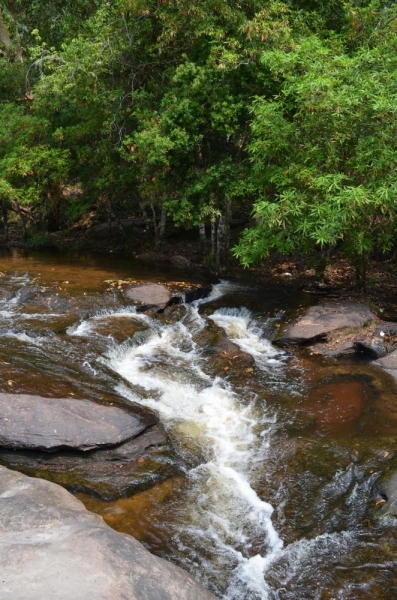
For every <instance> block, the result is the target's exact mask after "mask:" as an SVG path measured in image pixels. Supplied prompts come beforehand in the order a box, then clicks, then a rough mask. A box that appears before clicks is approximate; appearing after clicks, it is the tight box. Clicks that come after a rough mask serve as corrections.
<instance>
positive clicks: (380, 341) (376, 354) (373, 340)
mask: <svg viewBox="0 0 397 600" xmlns="http://www.w3.org/2000/svg"><path fill="white" fill-rule="evenodd" d="M396 333H397V332H396V327H395V326H391V325H390V324H388V323H385V322H382V321H381V322H380V323H379V325H378V326H377V327H376V328H375V329H374V330H373V331H370V332H369V335H367V336H365V337H363V338H361V339H358V340H357V341H356V342H355V344H354V346H355V348H356V350H357V351H359V352H363V353H364V354H368V355H369V356H371V357H372V358H382V357H384V356H387V355H388V354H389V353H390V352H393V350H394V349H395V347H396V346H395V344H396V341H397V338H396Z"/></svg>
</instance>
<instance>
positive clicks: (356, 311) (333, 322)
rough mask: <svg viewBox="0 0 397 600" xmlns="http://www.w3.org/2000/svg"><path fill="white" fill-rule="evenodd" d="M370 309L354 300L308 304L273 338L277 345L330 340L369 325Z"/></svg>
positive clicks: (307, 343)
mask: <svg viewBox="0 0 397 600" xmlns="http://www.w3.org/2000/svg"><path fill="white" fill-rule="evenodd" d="M373 320H374V316H373V314H372V312H371V311H370V309H369V308H368V307H367V306H365V305H364V304H358V303H357V302H325V303H323V304H319V305H318V306H312V307H310V308H309V309H308V310H307V311H305V313H304V314H303V315H301V316H300V317H298V319H296V320H295V321H294V322H293V323H292V324H291V325H289V326H288V327H287V329H286V330H285V331H284V332H283V333H282V334H281V336H280V337H279V338H278V339H277V340H276V341H275V343H276V344H277V345H279V346H292V345H311V344H316V343H317V342H321V341H330V340H331V339H335V338H337V337H338V335H339V334H341V335H346V334H348V333H352V332H353V331H358V330H360V329H361V328H363V327H365V326H367V325H369V324H370V323H372V322H373Z"/></svg>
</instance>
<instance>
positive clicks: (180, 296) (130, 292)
mask: <svg viewBox="0 0 397 600" xmlns="http://www.w3.org/2000/svg"><path fill="white" fill-rule="evenodd" d="M116 283H118V287H119V288H123V291H124V296H125V297H126V298H128V300H133V301H134V302H136V303H137V304H139V305H140V306H139V307H138V310H141V311H146V310H153V311H164V309H165V308H167V307H168V306H170V305H171V304H182V303H185V302H194V301H195V300H200V299H201V298H205V297H206V296H208V294H209V293H210V292H211V290H212V286H211V285H202V284H196V283H188V282H178V281H173V282H169V283H166V284H164V285H163V284H160V283H136V284H135V285H128V280H125V281H122V282H110V284H111V285H113V286H114V285H115V284H116Z"/></svg>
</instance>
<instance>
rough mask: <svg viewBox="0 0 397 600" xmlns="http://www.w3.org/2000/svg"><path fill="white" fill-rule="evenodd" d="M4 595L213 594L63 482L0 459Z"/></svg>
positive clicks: (148, 599) (175, 598)
mask: <svg viewBox="0 0 397 600" xmlns="http://www.w3.org/2000/svg"><path fill="white" fill-rule="evenodd" d="M0 522H1V525H0V530H1V538H0V570H1V582H0V586H1V588H0V589H1V592H0V595H1V597H2V598H4V599H6V598H10V599H11V598H12V600H42V599H43V598H55V597H56V598H59V600H87V598H95V600H108V599H109V598H112V600H122V599H123V600H158V599H159V598H161V599H162V600H210V599H211V598H213V596H212V594H210V593H209V592H208V591H207V590H205V589H204V588H203V587H201V586H200V585H199V584H198V583H196V582H195V581H194V580H193V579H192V578H191V577H190V575H188V574H187V573H185V572H184V571H182V570H181V569H179V568H178V567H176V566H174V565H172V564H171V563H167V562H166V561H165V560H163V559H161V558H158V557H156V556H153V555H151V554H150V553H149V552H148V551H147V550H146V549H145V548H144V547H143V546H142V545H141V544H140V543H139V542H138V541H136V540H135V539H134V538H133V537H131V536H128V535H125V534H120V533H117V532H116V531H114V530H112V529H111V528H110V527H109V526H108V525H106V524H105V523H104V521H103V519H102V518H101V517H99V516H98V515H94V514H92V513H90V512H88V511H87V510H86V509H85V508H84V506H83V504H82V503H81V502H80V501H79V500H77V499H76V498H74V497H73V496H71V495H70V494H69V493H68V492H67V491H66V490H64V489H63V488H61V487H59V486H57V485H55V484H53V483H50V482H48V481H43V480H41V479H32V478H30V477H26V476H25V475H21V474H20V473H15V472H13V471H9V470H8V469H5V468H4V467H0Z"/></svg>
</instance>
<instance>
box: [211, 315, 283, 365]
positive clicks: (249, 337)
mask: <svg viewBox="0 0 397 600" xmlns="http://www.w3.org/2000/svg"><path fill="white" fill-rule="evenodd" d="M209 318H210V319H212V320H213V321H214V322H215V323H216V324H217V325H218V326H219V327H222V328H223V329H224V330H225V331H226V333H227V335H228V337H229V338H230V339H231V340H232V341H233V342H234V343H235V344H237V345H238V346H239V347H240V348H241V350H243V351H244V352H247V353H248V354H251V356H252V357H253V358H254V359H255V362H256V363H257V365H258V366H259V367H262V368H265V369H266V370H268V369H269V367H270V366H273V367H274V366H281V365H282V360H280V359H281V358H282V356H283V353H282V352H280V350H278V349H277V348H275V347H274V346H272V344H271V343H270V342H269V341H268V340H267V339H265V338H264V336H263V332H262V330H261V328H260V327H259V326H258V324H257V323H256V322H255V320H254V319H252V315H251V312H250V311H249V310H247V309H246V308H239V309H236V308H221V309H219V310H216V311H215V312H214V313H213V314H212V315H211V316H210V317H209Z"/></svg>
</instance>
